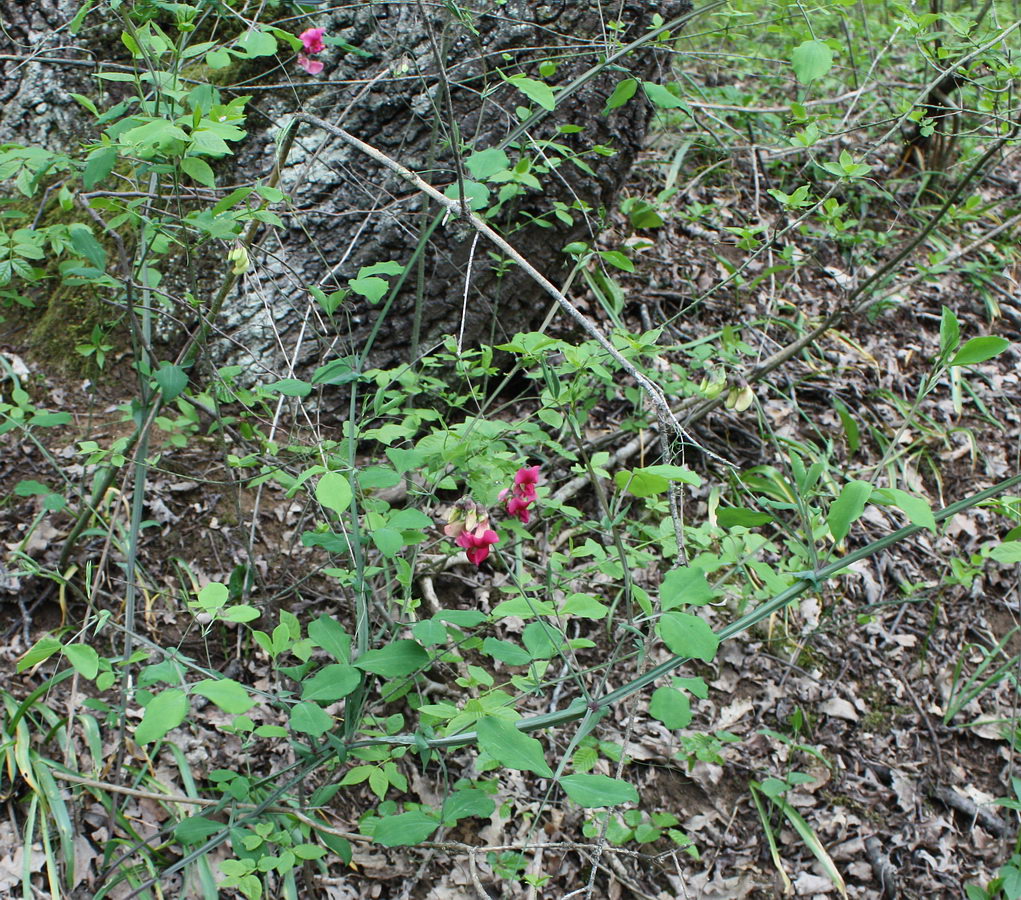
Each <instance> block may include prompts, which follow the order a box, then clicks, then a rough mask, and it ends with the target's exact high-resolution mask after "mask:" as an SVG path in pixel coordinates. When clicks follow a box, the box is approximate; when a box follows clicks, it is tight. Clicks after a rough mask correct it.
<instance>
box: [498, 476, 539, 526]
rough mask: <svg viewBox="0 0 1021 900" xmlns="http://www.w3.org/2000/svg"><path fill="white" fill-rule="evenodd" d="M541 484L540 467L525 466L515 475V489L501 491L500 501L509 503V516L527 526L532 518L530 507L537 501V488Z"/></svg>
mask: <svg viewBox="0 0 1021 900" xmlns="http://www.w3.org/2000/svg"><path fill="white" fill-rule="evenodd" d="M538 483H539V467H538V466H523V467H522V468H520V469H518V470H517V472H515V473H514V487H511V488H505V489H504V490H502V491H500V499H501V500H506V501H507V514H508V515H511V516H514V517H515V518H517V519H519V520H520V521H521V523H522V524H524V525H527V524H528V520H529V519H530V518H531V513H529V511H528V507H529V506H531V505H532V504H533V503H534V502H535V501H536V500H537V499H538V495H537V494H536V493H535V486H536V485H537V484H538Z"/></svg>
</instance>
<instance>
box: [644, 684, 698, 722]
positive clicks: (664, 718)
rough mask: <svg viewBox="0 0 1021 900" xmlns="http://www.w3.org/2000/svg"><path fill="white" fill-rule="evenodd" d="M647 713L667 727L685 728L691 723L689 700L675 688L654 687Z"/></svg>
mask: <svg viewBox="0 0 1021 900" xmlns="http://www.w3.org/2000/svg"><path fill="white" fill-rule="evenodd" d="M649 714H650V715H651V716H653V717H655V718H657V719H659V720H660V722H662V723H663V724H664V725H666V727H667V728H670V729H674V728H687V727H688V725H689V724H690V723H691V701H690V700H689V699H688V695H687V694H685V693H684V692H683V691H679V690H677V689H676V688H672V687H660V688H656V690H655V691H653V693H652V699H651V700H650V701H649Z"/></svg>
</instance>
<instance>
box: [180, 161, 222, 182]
mask: <svg viewBox="0 0 1021 900" xmlns="http://www.w3.org/2000/svg"><path fill="white" fill-rule="evenodd" d="M181 171H182V172H184V174H185V175H188V176H189V177H190V178H191V179H192V180H193V181H197V182H198V183H199V184H201V185H204V186H205V187H210V188H211V187H216V176H215V175H214V174H213V169H212V167H211V166H210V165H209V163H207V162H206V161H205V160H204V159H199V158H198V157H197V156H185V157H183V158H182V159H181Z"/></svg>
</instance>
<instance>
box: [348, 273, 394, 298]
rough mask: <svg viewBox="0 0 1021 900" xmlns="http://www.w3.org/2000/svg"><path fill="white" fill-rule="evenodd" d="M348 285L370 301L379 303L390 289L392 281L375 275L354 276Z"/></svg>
mask: <svg viewBox="0 0 1021 900" xmlns="http://www.w3.org/2000/svg"><path fill="white" fill-rule="evenodd" d="M347 286H348V287H349V288H351V290H352V291H354V292H355V293H356V294H358V295H360V296H362V297H364V298H365V299H366V300H368V301H369V303H378V302H379V301H380V300H381V299H382V298H383V295H384V294H385V293H386V292H387V291H388V290H390V282H389V281H387V280H386V279H385V278H377V277H376V276H375V275H369V276H368V277H366V278H352V279H351V280H350V281H349V282H348V283H347Z"/></svg>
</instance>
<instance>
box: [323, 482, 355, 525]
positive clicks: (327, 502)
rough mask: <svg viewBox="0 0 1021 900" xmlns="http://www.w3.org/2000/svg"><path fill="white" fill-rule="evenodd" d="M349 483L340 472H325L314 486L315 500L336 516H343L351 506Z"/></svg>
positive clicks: (352, 494)
mask: <svg viewBox="0 0 1021 900" xmlns="http://www.w3.org/2000/svg"><path fill="white" fill-rule="evenodd" d="M353 496H354V493H353V492H352V491H351V483H350V482H349V481H348V480H347V476H346V475H342V474H341V473H340V472H327V473H326V474H325V475H324V476H323V477H322V478H320V479H319V483H318V484H317V485H316V500H318V501H319V502H320V503H321V504H322V505H323V506H325V507H326V508H327V509H332V510H333V511H334V512H335V513H337V515H343V514H344V513H345V512H346V511H347V508H348V507H349V506H350V505H351V498H352V497H353Z"/></svg>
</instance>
